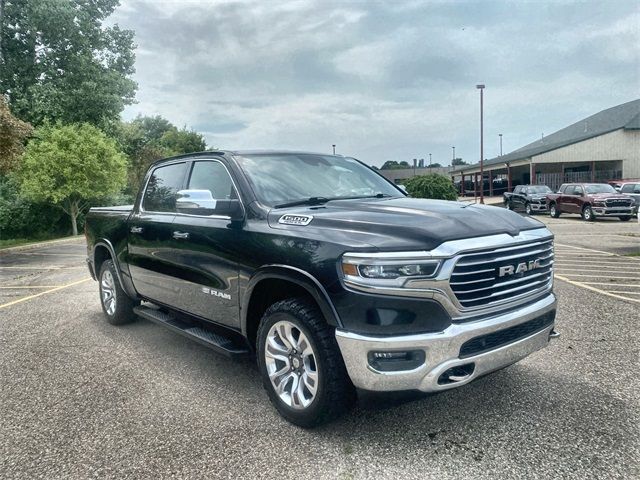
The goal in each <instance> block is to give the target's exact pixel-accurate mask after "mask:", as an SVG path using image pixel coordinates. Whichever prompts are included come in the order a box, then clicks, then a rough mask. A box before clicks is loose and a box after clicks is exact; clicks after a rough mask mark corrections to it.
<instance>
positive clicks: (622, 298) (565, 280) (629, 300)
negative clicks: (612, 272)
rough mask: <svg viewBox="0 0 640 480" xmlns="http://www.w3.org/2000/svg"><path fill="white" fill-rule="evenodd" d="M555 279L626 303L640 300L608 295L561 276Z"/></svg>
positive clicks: (603, 291)
mask: <svg viewBox="0 0 640 480" xmlns="http://www.w3.org/2000/svg"><path fill="white" fill-rule="evenodd" d="M555 277H556V278H557V279H559V280H562V281H563V282H567V283H570V284H571V285H575V286H576V287H582V288H586V289H587V290H591V291H593V292H597V293H601V294H602V295H607V296H608V297H613V298H617V299H619V300H626V301H628V302H636V303H640V299H638V298H628V297H623V296H622V295H616V294H615V293H610V292H607V291H606V290H601V289H599V288H596V287H592V286H591V285H586V284H584V283H582V282H575V281H573V280H569V279H568V278H566V277H563V276H562V275H558V274H556V275H555Z"/></svg>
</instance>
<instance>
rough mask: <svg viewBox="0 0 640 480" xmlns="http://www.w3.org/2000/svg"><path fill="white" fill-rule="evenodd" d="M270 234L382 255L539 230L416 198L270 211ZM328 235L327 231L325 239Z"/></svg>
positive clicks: (518, 219)
mask: <svg viewBox="0 0 640 480" xmlns="http://www.w3.org/2000/svg"><path fill="white" fill-rule="evenodd" d="M283 215H301V216H305V215H306V216H312V217H313V219H312V220H311V221H310V222H309V224H308V225H288V224H282V223H279V220H280V219H281V218H282V217H283ZM269 225H270V226H271V227H272V228H277V229H286V230H292V231H295V232H298V234H299V235H301V236H303V237H306V236H307V235H309V236H314V237H315V236H318V237H320V238H321V239H323V240H325V241H334V240H335V241H340V240H339V239H341V242H342V243H350V242H348V240H349V238H352V239H353V241H354V243H355V244H359V245H362V244H368V245H370V246H373V247H376V248H378V249H385V250H407V249H417V250H431V249H433V248H435V247H437V246H438V245H440V244H441V243H443V242H445V241H449V240H458V239H462V238H474V237H481V236H485V235H496V234H508V235H511V236H516V235H518V234H519V233H520V232H521V231H522V230H531V229H534V228H542V227H543V226H544V225H543V224H542V223H540V222H538V221H537V220H534V219H532V218H530V217H523V216H521V215H519V214H517V213H514V212H511V211H509V210H505V209H503V208H500V207H492V206H485V205H474V204H469V203H461V202H448V201H442V200H426V199H417V198H392V199H360V200H339V201H332V202H328V203H327V204H325V205H321V206H315V207H292V208H283V209H272V210H271V211H270V212H269ZM329 231H332V232H331V233H330V232H329Z"/></svg>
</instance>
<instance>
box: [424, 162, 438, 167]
mask: <svg viewBox="0 0 640 480" xmlns="http://www.w3.org/2000/svg"><path fill="white" fill-rule="evenodd" d="M427 168H442V165H441V164H440V163H438V162H434V163H432V164H431V165H427Z"/></svg>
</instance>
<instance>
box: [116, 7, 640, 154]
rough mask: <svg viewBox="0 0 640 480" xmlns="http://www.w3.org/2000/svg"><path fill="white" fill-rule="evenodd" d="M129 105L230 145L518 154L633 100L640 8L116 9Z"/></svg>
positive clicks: (638, 79)
mask: <svg viewBox="0 0 640 480" xmlns="http://www.w3.org/2000/svg"><path fill="white" fill-rule="evenodd" d="M112 21H113V22H114V23H118V24H119V25H120V26H122V27H126V28H131V29H133V30H135V32H136V43H137V45H138V48H137V60H136V68H137V73H136V76H135V79H136V81H137V82H138V84H139V90H138V94H137V99H138V103H137V104H135V105H133V106H130V107H128V108H127V109H126V111H125V114H124V116H125V118H127V119H130V118H133V117H135V116H136V115H137V114H139V113H141V114H144V115H155V114H160V115H162V116H164V117H166V118H168V119H169V120H171V121H172V122H173V123H175V124H177V125H180V126H182V125H187V126H188V127H191V128H193V129H195V130H198V131H199V132H201V133H203V134H204V135H205V137H206V139H207V142H208V144H209V145H210V146H213V147H217V148H226V149H254V148H283V149H303V150H312V151H326V152H329V151H331V144H334V143H335V144H337V151H338V153H342V154H345V155H351V156H355V157H357V158H360V159H362V160H364V161H366V162H368V163H370V164H375V165H381V164H382V163H383V162H384V161H385V160H407V161H411V160H412V159H413V158H425V159H428V156H429V153H432V154H433V156H432V158H433V161H434V162H440V163H443V164H447V163H450V160H451V156H452V155H451V154H452V150H451V146H452V145H455V146H456V156H460V157H462V158H463V159H465V160H467V161H470V162H474V161H477V159H478V158H479V95H478V91H477V90H476V88H475V85H476V84H477V83H485V84H486V90H485V145H486V146H485V157H493V156H495V155H496V154H497V153H498V148H499V147H498V134H499V133H502V134H503V135H504V137H503V139H504V140H503V144H504V151H505V152H508V151H511V150H515V149H516V148H519V147H521V146H523V145H524V144H526V143H529V142H531V141H533V140H536V139H538V138H540V135H541V134H542V133H545V134H550V133H552V132H554V131H555V130H558V129H559V128H562V127H564V126H566V125H568V124H570V123H572V122H575V121H578V120H580V119H581V118H583V117H585V116H588V115H590V114H593V113H596V112H598V111H600V110H602V109H605V108H608V107H611V106H614V105H617V104H620V103H624V102H627V101H630V100H633V99H635V98H638V97H640V1H636V0H624V1H613V0H606V1H602V0H599V1H595V2H542V1H528V2H524V1H515V2H506V1H502V2H487V1H483V2H481V1H469V2H460V1H457V2H455V1H449V2H444V1H442V2H433V1H428V2H427V1H404V2H402V1H391V0H389V1H346V0H343V1H329V0H317V1H286V2H278V1H276V0H253V1H252V0H249V1H238V2H236V1H234V2H230V1H204V0H203V1H189V0H175V1H162V0H123V1H122V5H121V7H120V8H119V9H118V10H117V11H116V13H115V14H114V16H113V17H112Z"/></svg>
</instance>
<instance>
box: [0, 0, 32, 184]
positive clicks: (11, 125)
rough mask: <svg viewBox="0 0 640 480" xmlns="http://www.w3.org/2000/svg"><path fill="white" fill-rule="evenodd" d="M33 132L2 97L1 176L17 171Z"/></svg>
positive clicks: (0, 121) (0, 120)
mask: <svg viewBox="0 0 640 480" xmlns="http://www.w3.org/2000/svg"><path fill="white" fill-rule="evenodd" d="M0 1H2V0H0ZM32 131H33V128H32V127H31V125H29V124H28V123H25V122H23V121H21V120H18V119H17V118H16V117H14V116H13V115H12V114H11V111H10V110H9V106H8V105H7V102H6V100H5V99H4V97H2V96H0V175H5V174H7V173H8V172H10V171H11V170H13V169H15V167H16V165H17V164H18V161H19V160H20V156H21V155H22V152H23V151H24V144H25V140H26V138H27V137H28V136H29V135H31V132H32Z"/></svg>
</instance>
